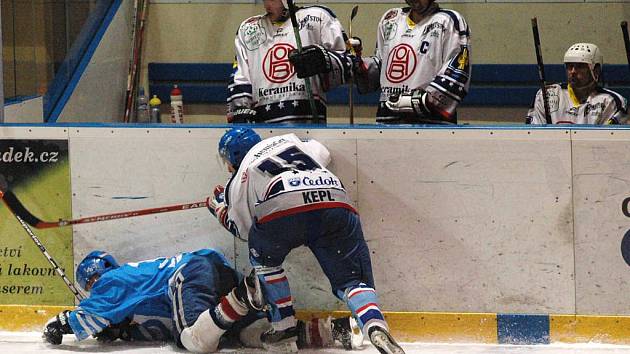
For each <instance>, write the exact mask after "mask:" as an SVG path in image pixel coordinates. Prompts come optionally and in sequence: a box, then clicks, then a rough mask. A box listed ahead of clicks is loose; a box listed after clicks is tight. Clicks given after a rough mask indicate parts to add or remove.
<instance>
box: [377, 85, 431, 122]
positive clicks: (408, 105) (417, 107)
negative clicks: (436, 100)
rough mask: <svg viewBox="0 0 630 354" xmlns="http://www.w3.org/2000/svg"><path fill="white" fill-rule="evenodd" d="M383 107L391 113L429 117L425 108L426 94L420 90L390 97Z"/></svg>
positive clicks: (429, 114)
mask: <svg viewBox="0 0 630 354" xmlns="http://www.w3.org/2000/svg"><path fill="white" fill-rule="evenodd" d="M385 105H386V106H387V108H389V109H390V110H392V111H393V112H399V113H415V114H416V115H417V116H419V117H430V116H431V111H430V110H429V108H428V107H427V93H426V92H425V91H424V90H422V89H415V90H412V91H411V92H405V93H402V94H395V95H391V96H389V99H388V100H387V102H385Z"/></svg>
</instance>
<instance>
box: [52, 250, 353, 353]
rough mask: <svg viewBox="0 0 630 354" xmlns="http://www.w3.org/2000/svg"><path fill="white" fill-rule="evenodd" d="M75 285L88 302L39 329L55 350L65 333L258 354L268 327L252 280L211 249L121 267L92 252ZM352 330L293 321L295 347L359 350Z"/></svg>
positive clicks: (339, 324)
mask: <svg viewBox="0 0 630 354" xmlns="http://www.w3.org/2000/svg"><path fill="white" fill-rule="evenodd" d="M76 279H77V281H78V283H79V285H80V286H81V287H82V288H83V289H84V290H86V291H89V292H90V295H89V297H87V298H86V299H84V300H82V301H81V302H80V303H79V306H78V307H77V308H76V309H75V310H73V311H63V312H61V313H59V314H58V315H57V316H55V317H53V318H51V319H50V320H49V321H48V323H46V325H45V326H44V335H43V337H44V338H45V340H46V341H47V342H49V343H52V344H61V342H62V338H63V335H64V334H72V333H74V335H75V336H76V338H77V339H78V340H83V339H86V338H88V337H89V336H94V337H96V338H97V339H98V340H99V341H103V342H109V341H114V340H116V339H122V340H127V341H167V340H175V341H176V343H177V346H179V347H182V348H185V349H188V350H189V351H191V352H195V353H208V352H214V351H216V350H217V349H219V348H221V347H223V346H238V345H246V346H253V347H262V344H261V342H260V335H261V333H263V332H264V331H265V330H267V329H269V327H270V325H269V323H268V321H267V320H266V319H264V316H265V315H264V313H262V312H261V311H260V309H261V308H262V306H263V305H264V299H263V297H262V295H261V294H262V292H261V291H260V290H261V288H260V286H259V284H258V283H257V281H256V278H255V277H253V276H250V277H246V278H244V277H243V276H242V275H241V274H240V273H239V272H237V271H236V270H235V269H234V268H233V267H232V266H230V264H229V263H228V262H227V260H226V259H225V257H224V256H223V255H222V254H221V253H219V252H218V251H215V250H212V249H201V250H197V251H194V252H190V253H182V254H179V255H177V256H174V257H170V258H157V259H152V260H147V261H141V262H137V263H126V264H123V265H122V266H119V265H118V263H117V262H116V260H115V259H114V257H112V256H111V255H110V254H108V253H106V252H103V251H93V252H91V253H90V254H88V255H87V256H86V257H85V259H83V261H81V263H80V264H79V266H78V267H77V271H76ZM351 326H352V325H351V323H350V321H349V318H347V317H345V318H339V319H336V320H331V319H330V318H329V319H326V320H324V319H315V320H312V321H308V322H306V323H305V322H300V326H299V339H300V340H299V341H298V345H299V346H301V347H310V346H313V344H314V343H317V344H318V345H320V346H332V345H333V344H334V341H335V340H339V341H341V342H342V344H343V345H344V347H345V348H346V349H351V348H352V347H353V346H354V347H358V346H360V343H361V342H362V339H363V338H362V336H361V334H360V332H359V331H352V330H351ZM353 332H354V334H353ZM239 342H240V343H239Z"/></svg>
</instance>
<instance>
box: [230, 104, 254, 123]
mask: <svg viewBox="0 0 630 354" xmlns="http://www.w3.org/2000/svg"><path fill="white" fill-rule="evenodd" d="M255 121H256V111H255V110H253V109H251V108H247V107H236V108H234V110H233V111H232V114H231V115H228V123H253V122H255Z"/></svg>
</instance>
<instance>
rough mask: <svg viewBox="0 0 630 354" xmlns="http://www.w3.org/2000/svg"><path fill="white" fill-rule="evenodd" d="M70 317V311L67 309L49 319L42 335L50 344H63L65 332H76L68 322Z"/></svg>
mask: <svg viewBox="0 0 630 354" xmlns="http://www.w3.org/2000/svg"><path fill="white" fill-rule="evenodd" d="M69 318H70V311H68V310H66V311H63V312H60V313H59V314H58V315H57V316H55V317H53V318H51V319H50V320H48V322H46V324H45V325H44V335H43V336H42V337H43V338H44V339H45V340H46V341H47V342H48V343H50V344H56V345H58V344H61V341H62V340H63V335H64V334H71V333H74V332H72V327H70V323H69V322H68V319H69Z"/></svg>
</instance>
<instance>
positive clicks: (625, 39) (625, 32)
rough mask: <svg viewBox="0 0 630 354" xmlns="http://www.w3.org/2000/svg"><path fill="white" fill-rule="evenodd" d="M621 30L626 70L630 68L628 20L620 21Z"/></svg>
mask: <svg viewBox="0 0 630 354" xmlns="http://www.w3.org/2000/svg"><path fill="white" fill-rule="evenodd" d="M621 32H622V33H623V45H624V47H625V49H626V60H627V61H628V70H630V37H628V22H627V21H622V22H621Z"/></svg>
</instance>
